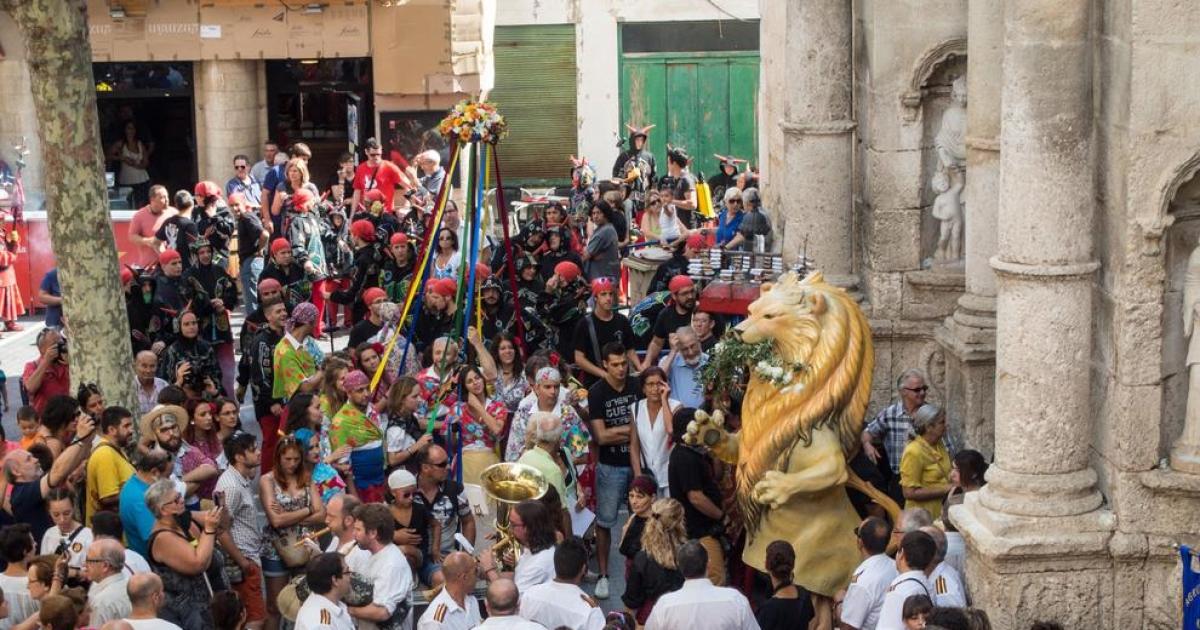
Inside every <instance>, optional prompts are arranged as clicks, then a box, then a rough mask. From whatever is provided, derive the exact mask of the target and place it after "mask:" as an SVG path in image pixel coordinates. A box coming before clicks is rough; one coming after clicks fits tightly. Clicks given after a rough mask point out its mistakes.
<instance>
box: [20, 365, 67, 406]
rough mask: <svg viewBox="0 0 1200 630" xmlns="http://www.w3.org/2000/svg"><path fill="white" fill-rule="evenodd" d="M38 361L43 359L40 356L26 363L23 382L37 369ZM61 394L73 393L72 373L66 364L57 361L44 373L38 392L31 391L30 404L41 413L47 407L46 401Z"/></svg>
mask: <svg viewBox="0 0 1200 630" xmlns="http://www.w3.org/2000/svg"><path fill="white" fill-rule="evenodd" d="M38 361H41V358H40V357H39V358H37V359H34V360H33V361H30V362H29V363H26V364H25V371H24V372H23V373H22V374H21V381H22V382H25V381H28V380H29V377H30V376H32V375H33V373H34V372H36V371H37V367H38ZM59 394H65V395H67V396H70V395H71V373H70V372H69V371H67V366H66V365H65V364H63V363H59V362H58V361H55V362H54V364H53V365H51V366H50V367H48V368H46V372H45V373H44V374H42V385H41V387H38V390H37V391H36V392H29V405H30V406H31V407H33V408H34V409H36V410H37V412H38V414H39V415H40V414H41V413H42V409H44V408H45V407H46V401H48V400H50V398H51V397H53V396H57V395H59Z"/></svg>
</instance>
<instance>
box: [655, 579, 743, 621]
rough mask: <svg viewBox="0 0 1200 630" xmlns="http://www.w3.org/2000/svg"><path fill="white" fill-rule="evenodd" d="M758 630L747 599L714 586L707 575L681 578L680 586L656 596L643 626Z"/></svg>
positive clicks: (737, 593) (722, 587)
mask: <svg viewBox="0 0 1200 630" xmlns="http://www.w3.org/2000/svg"><path fill="white" fill-rule="evenodd" d="M698 628H704V630H738V629H753V630H758V622H757V621H755V620H754V613H752V612H750V602H748V601H746V597H745V596H744V595H742V594H741V593H739V592H737V591H736V590H734V589H732V588H728V587H724V586H713V583H712V582H710V581H709V579H708V578H694V579H691V580H684V582H683V586H682V587H680V589H679V590H677V591H672V592H670V593H667V594H666V595H663V596H662V597H660V598H658V603H656V604H654V610H653V611H651V613H650V618H649V619H647V620H646V630H660V629H661V630H694V629H698Z"/></svg>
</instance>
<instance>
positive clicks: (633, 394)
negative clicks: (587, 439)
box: [588, 378, 639, 467]
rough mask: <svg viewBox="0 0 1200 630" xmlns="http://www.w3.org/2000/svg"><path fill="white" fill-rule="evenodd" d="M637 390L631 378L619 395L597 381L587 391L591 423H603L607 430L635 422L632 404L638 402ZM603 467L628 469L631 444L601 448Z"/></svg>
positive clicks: (602, 380) (601, 380) (603, 380)
mask: <svg viewBox="0 0 1200 630" xmlns="http://www.w3.org/2000/svg"><path fill="white" fill-rule="evenodd" d="M638 394H639V391H638V386H637V383H635V382H634V379H632V378H626V379H625V387H624V388H623V389H622V390H621V391H617V390H615V389H613V388H612V386H611V385H609V384H608V381H607V380H606V379H600V380H599V381H596V384H595V385H592V386H591V387H590V388H589V389H588V419H589V420H590V421H597V420H601V421H603V422H604V426H605V428H608V429H612V428H614V427H622V426H625V425H627V424H629V423H630V422H632V421H633V409H632V407H633V404H634V403H635V402H637V399H638ZM600 463H601V464H605V465H608V466H625V467H628V466H629V442H626V443H624V444H608V445H601V446H600Z"/></svg>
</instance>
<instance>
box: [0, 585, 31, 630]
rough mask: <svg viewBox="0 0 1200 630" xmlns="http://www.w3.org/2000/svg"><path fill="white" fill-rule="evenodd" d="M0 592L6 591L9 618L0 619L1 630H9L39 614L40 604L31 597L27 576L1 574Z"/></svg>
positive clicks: (5, 598)
mask: <svg viewBox="0 0 1200 630" xmlns="http://www.w3.org/2000/svg"><path fill="white" fill-rule="evenodd" d="M0 590H3V591H4V601H5V602H6V603H8V617H5V618H4V619H0V630H8V628H11V627H13V625H14V624H18V623H21V622H22V621H25V620H26V619H29V617H30V616H31V615H33V614H35V613H37V611H38V603H37V602H35V601H33V597H31V596H30V595H29V578H28V577H27V576H24V575H21V576H12V575H4V574H3V573H0Z"/></svg>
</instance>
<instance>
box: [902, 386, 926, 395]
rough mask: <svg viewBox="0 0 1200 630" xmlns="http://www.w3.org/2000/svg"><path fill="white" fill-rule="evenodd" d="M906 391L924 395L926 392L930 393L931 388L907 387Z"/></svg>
mask: <svg viewBox="0 0 1200 630" xmlns="http://www.w3.org/2000/svg"><path fill="white" fill-rule="evenodd" d="M904 391H906V392H912V393H914V394H924V393H925V392H927V391H929V386H928V385H922V386H920V387H905V388H904Z"/></svg>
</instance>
